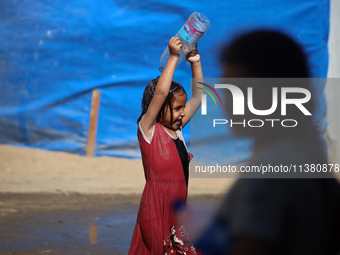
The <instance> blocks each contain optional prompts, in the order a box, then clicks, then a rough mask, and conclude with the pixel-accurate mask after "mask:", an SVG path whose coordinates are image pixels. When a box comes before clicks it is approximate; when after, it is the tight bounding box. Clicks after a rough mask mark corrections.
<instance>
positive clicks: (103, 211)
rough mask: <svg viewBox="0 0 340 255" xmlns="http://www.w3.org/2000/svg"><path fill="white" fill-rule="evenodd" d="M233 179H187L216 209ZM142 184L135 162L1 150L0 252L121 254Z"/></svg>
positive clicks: (203, 203) (197, 201)
mask: <svg viewBox="0 0 340 255" xmlns="http://www.w3.org/2000/svg"><path fill="white" fill-rule="evenodd" d="M232 183H233V180H232V179H195V178H192V179H190V181H189V192H188V193H189V198H188V204H192V205H195V206H199V207H204V208H207V210H208V211H213V210H214V209H216V207H217V204H218V203H219V202H218V201H219V199H220V198H221V197H223V194H224V193H225V192H226V191H227V190H228V189H229V187H230V186H231V184H232ZM144 184H145V180H144V173H143V168H142V162H141V160H139V159H134V160H128V159H123V158H112V157H97V158H89V157H82V156H79V155H75V154H69V153H65V152H51V151H43V150H40V149H28V148H20V147H14V146H8V145H0V255H3V254H23V255H31V254H57V255H59V254H67V255H73V254H74V255H78V254H81V255H82V254H98V255H105V254H127V253H128V249H129V246H130V240H131V237H132V232H133V228H134V225H135V222H136V215H137V211H138V205H139V201H140V196H141V193H142V191H143V187H144Z"/></svg>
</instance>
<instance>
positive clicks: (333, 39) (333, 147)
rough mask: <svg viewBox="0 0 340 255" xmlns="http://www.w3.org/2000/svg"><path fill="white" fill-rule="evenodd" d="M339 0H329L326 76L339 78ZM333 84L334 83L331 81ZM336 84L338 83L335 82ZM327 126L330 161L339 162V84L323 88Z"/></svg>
mask: <svg viewBox="0 0 340 255" xmlns="http://www.w3.org/2000/svg"><path fill="white" fill-rule="evenodd" d="M339 13H340V0H333V1H331V8H330V34H329V41H328V46H329V67H328V75H327V77H328V78H340V15H339ZM333 84H334V83H333ZM337 85H338V84H337ZM325 92H326V98H327V120H328V127H327V132H326V139H327V144H328V154H329V159H330V162H331V163H337V164H338V163H340V107H339V99H340V98H339V96H340V85H339V86H330V85H328V86H327V84H326V88H325Z"/></svg>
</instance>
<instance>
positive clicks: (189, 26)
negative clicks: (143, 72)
mask: <svg viewBox="0 0 340 255" xmlns="http://www.w3.org/2000/svg"><path fill="white" fill-rule="evenodd" d="M209 26H210V21H209V19H208V18H207V17H206V16H205V15H203V14H202V13H199V12H194V13H193V14H191V15H190V17H189V19H188V20H187V21H186V22H185V23H184V25H183V27H182V28H181V29H180V30H179V31H178V32H177V34H176V35H175V36H176V37H178V38H179V39H180V40H181V42H182V48H181V55H180V57H179V58H178V61H177V65H176V67H177V66H178V65H179V64H180V63H182V61H183V60H184V58H185V56H186V55H187V54H188V53H189V52H190V51H191V50H192V48H193V47H194V46H195V45H196V44H197V42H198V40H199V39H200V38H201V37H202V36H203V34H204V33H205V31H207V30H208V28H209ZM169 56H170V52H169V47H166V49H165V51H164V52H163V54H162V56H161V61H160V62H161V63H160V64H161V65H160V68H159V71H160V72H163V70H164V68H165V65H166V62H167V61H168V58H169Z"/></svg>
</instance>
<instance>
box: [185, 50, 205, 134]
mask: <svg viewBox="0 0 340 255" xmlns="http://www.w3.org/2000/svg"><path fill="white" fill-rule="evenodd" d="M187 60H188V62H190V64H191V71H192V78H195V81H193V84H192V96H191V98H190V100H189V101H188V102H187V103H186V105H185V116H184V117H183V120H182V128H183V127H184V126H185V125H186V124H187V123H188V122H189V121H190V119H191V118H192V117H193V116H194V114H195V113H196V112H197V110H198V109H199V108H200V105H201V95H202V94H204V91H203V90H201V89H198V88H197V87H199V88H202V89H203V88H204V86H203V85H202V84H199V83H196V82H197V81H199V82H203V71H202V65H201V57H200V55H199V54H198V51H197V45H196V46H195V47H194V48H193V50H192V52H191V53H189V54H188V55H187Z"/></svg>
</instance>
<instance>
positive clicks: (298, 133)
mask: <svg viewBox="0 0 340 255" xmlns="http://www.w3.org/2000/svg"><path fill="white" fill-rule="evenodd" d="M221 63H222V65H223V70H224V77H226V78H231V81H234V82H235V85H236V86H238V88H240V89H241V90H242V91H243V94H244V95H246V94H247V88H248V87H249V86H251V87H253V90H254V91H253V103H254V107H255V106H256V107H255V108H257V109H269V108H270V107H271V105H272V103H273V99H272V93H273V88H274V87H276V88H277V90H278V93H279V94H280V92H281V89H282V88H286V87H288V88H294V87H300V88H304V89H306V90H308V91H311V90H312V88H311V80H310V79H307V78H308V77H309V76H310V75H309V71H308V70H309V69H308V64H307V60H306V57H305V54H304V53H303V50H302V48H301V47H300V46H299V45H298V44H297V43H296V42H295V41H294V40H292V39H291V38H290V37H288V36H287V35H285V34H283V33H281V32H277V31H271V30H257V31H253V32H249V33H246V34H243V35H241V36H239V37H238V38H236V39H234V40H233V41H232V42H231V43H229V44H228V45H227V46H225V47H224V49H223V51H222V53H221ZM234 78H242V79H234ZM243 78H244V79H243ZM260 78H266V79H260ZM272 78H276V79H272ZM277 78H280V79H277ZM291 78H296V79H291ZM301 78H304V79H301ZM233 84H234V83H233ZM250 84H251V85H250ZM312 94H313V92H312ZM290 96H291V97H293V98H299V97H301V94H299V93H295V94H294V93H292V94H291V95H290ZM232 100H233V99H232V97H231V93H227V94H226V97H225V102H226V109H225V110H226V112H227V115H228V117H229V118H232V119H233V120H235V121H241V118H242V119H245V120H246V121H247V120H250V119H259V120H263V121H264V120H265V119H269V118H270V119H282V118H283V117H284V119H294V120H296V122H297V123H298V124H297V125H296V126H295V127H290V128H287V127H284V126H282V125H280V124H279V123H280V122H277V123H275V124H278V125H275V126H274V127H273V126H272V125H268V124H267V125H264V126H263V127H259V128H252V127H249V126H246V127H244V126H242V125H235V126H233V130H234V131H235V132H236V133H237V134H238V135H240V136H247V137H251V138H253V139H254V148H253V156H252V158H251V159H250V161H249V162H248V163H247V165H249V166H251V165H258V166H259V165H261V164H262V165H272V166H280V165H283V166H285V165H286V166H287V165H288V166H289V165H296V166H300V165H302V166H303V167H309V168H310V167H311V166H312V165H314V166H315V165H320V166H325V167H326V171H325V172H327V173H324V172H321V173H316V172H311V171H309V172H302V173H301V174H300V175H289V176H288V175H285V173H282V174H278V173H272V174H269V175H266V176H263V175H261V174H257V173H253V174H243V175H242V176H241V177H242V178H240V179H238V180H237V181H236V182H235V184H234V186H233V187H232V188H231V190H230V191H229V192H228V194H227V195H226V196H225V198H224V200H223V203H222V204H221V205H220V208H219V210H218V212H217V213H216V217H215V220H214V222H213V223H212V224H211V225H210V227H208V229H207V230H206V231H205V232H204V233H203V234H202V235H201V238H199V239H198V240H197V247H198V248H201V249H202V250H203V252H204V254H232V255H248V254H251V255H257V254H262V255H266V254H276V255H277V254H289V255H295V254H297V255H304V254H306V255H307V254H308V255H312V254H323V255H324V254H337V253H338V252H339V251H340V207H339V204H340V202H339V201H340V195H339V194H340V188H339V183H338V181H337V180H336V179H335V178H334V176H333V175H331V174H330V173H329V171H328V170H329V167H328V159H327V155H326V152H325V150H324V147H323V142H322V140H321V137H320V135H319V134H318V132H317V131H316V128H315V125H314V123H313V120H312V116H311V115H306V114H304V113H303V112H302V111H301V109H300V108H298V107H297V106H296V105H289V106H287V111H286V115H285V116H282V113H281V110H282V109H281V105H280V104H279V105H278V108H277V110H276V111H275V112H274V113H272V114H271V115H270V116H258V115H254V114H253V113H252V112H251V111H249V110H248V107H245V114H244V115H243V116H239V115H233V111H232V106H233V105H232ZM303 106H304V107H305V108H306V110H308V112H310V113H312V112H313V107H314V102H313V97H312V98H311V99H310V100H309V101H308V102H306V103H305V104H303ZM327 169H328V170H327ZM264 177H270V178H264ZM287 177H288V178H287Z"/></svg>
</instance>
